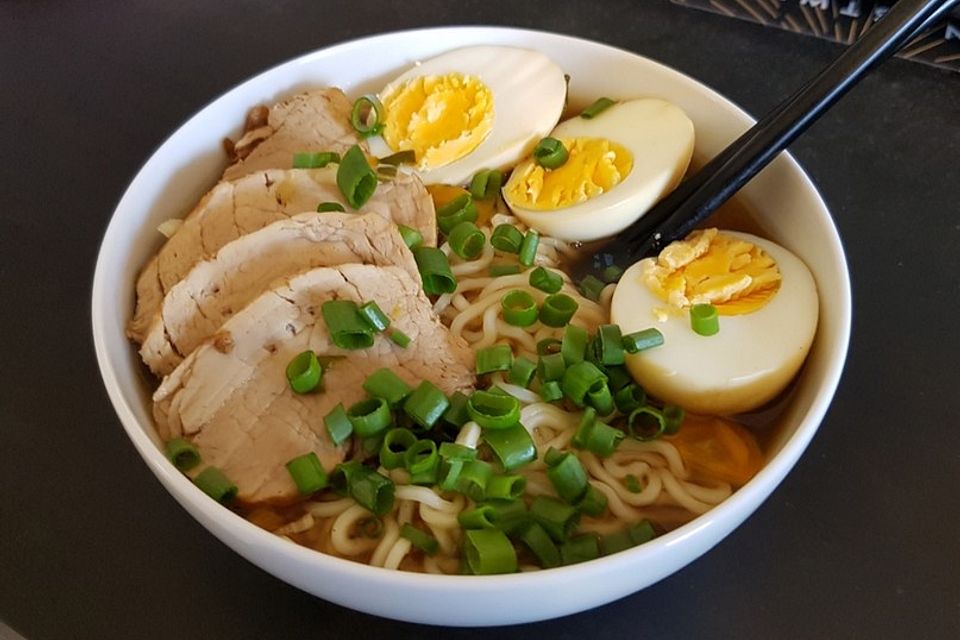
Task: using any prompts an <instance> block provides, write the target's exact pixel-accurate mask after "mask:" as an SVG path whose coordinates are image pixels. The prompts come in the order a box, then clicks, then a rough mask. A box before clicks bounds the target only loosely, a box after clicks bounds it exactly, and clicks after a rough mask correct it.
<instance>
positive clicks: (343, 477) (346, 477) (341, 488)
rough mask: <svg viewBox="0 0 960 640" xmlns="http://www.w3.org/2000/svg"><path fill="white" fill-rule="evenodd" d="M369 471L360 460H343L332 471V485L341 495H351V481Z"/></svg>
mask: <svg viewBox="0 0 960 640" xmlns="http://www.w3.org/2000/svg"><path fill="white" fill-rule="evenodd" d="M367 471H369V469H367V468H366V467H364V466H363V464H361V463H360V461H359V460H349V461H347V462H341V463H340V464H338V465H337V466H335V467H334V468H333V471H332V472H331V473H330V487H331V488H332V489H333V490H334V491H336V492H337V493H338V494H340V495H344V496H345V495H349V493H350V492H349V487H350V483H351V482H353V480H354V479H355V478H356V477H358V476H359V475H360V474H363V473H366V472H367Z"/></svg>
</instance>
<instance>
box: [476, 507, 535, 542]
mask: <svg viewBox="0 0 960 640" xmlns="http://www.w3.org/2000/svg"><path fill="white" fill-rule="evenodd" d="M486 505H487V506H489V507H490V508H491V509H493V512H492V513H491V517H490V519H491V520H492V521H493V524H494V525H495V526H496V528H497V529H500V531H503V532H504V533H505V534H507V535H508V536H513V535H515V534H519V533H520V532H521V531H522V530H523V529H524V528H526V527H527V526H528V525H529V524H530V516H529V514H528V513H527V505H526V504H524V502H523V500H519V499H517V500H503V499H500V500H491V501H490V502H487V503H486Z"/></svg>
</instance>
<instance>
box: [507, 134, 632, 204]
mask: <svg viewBox="0 0 960 640" xmlns="http://www.w3.org/2000/svg"><path fill="white" fill-rule="evenodd" d="M561 142H562V143H563V146H564V147H566V149H567V153H568V154H569V155H568V157H567V161H566V162H565V163H564V164H563V165H562V166H560V167H557V168H556V169H545V168H544V167H541V166H540V165H539V164H537V163H536V162H533V161H532V160H527V161H526V162H524V163H523V164H521V165H520V166H519V167H517V168H516V169H514V171H513V175H512V176H511V177H510V180H509V182H508V183H507V186H506V193H505V196H506V198H507V200H509V201H510V203H512V204H515V205H517V206H519V207H523V208H525V209H539V210H550V209H561V208H563V207H569V206H570V205H574V204H578V203H580V202H586V201H587V200H589V199H590V198H596V197H597V196H599V195H600V194H602V193H606V192H607V191H609V190H610V189H612V188H614V187H615V186H617V185H618V184H620V182H621V181H622V180H623V179H624V178H626V177H627V174H629V173H630V170H631V169H632V168H633V156H632V155H631V154H630V152H629V151H627V149H626V148H624V147H623V146H621V145H619V144H617V143H616V142H612V141H610V140H606V139H604V138H565V139H562V140H561Z"/></svg>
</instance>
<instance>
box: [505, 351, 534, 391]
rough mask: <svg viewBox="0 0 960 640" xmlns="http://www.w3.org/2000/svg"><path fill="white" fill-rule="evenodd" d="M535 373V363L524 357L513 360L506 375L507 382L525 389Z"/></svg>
mask: <svg viewBox="0 0 960 640" xmlns="http://www.w3.org/2000/svg"><path fill="white" fill-rule="evenodd" d="M536 372H537V363H536V362H532V361H530V360H528V359H527V358H524V357H519V358H514V360H513V366H511V367H510V373H508V374H507V382H509V383H510V384H515V385H517V386H518V387H524V388H527V387H529V386H530V382H531V381H532V380H533V374H535V373H536Z"/></svg>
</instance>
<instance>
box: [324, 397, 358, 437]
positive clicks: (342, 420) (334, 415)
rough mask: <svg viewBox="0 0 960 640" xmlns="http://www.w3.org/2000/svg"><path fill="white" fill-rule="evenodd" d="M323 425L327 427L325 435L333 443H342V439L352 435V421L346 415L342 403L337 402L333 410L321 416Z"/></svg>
mask: <svg viewBox="0 0 960 640" xmlns="http://www.w3.org/2000/svg"><path fill="white" fill-rule="evenodd" d="M323 425H324V427H326V429H327V435H329V436H330V440H331V441H332V442H333V444H335V445H339V444H342V443H343V442H344V440H346V439H347V438H349V437H350V436H351V435H353V423H352V422H350V418H348V417H347V412H346V411H344V409H343V405H342V404H338V405H337V406H335V407H334V408H333V410H332V411H331V412H330V413H328V414H327V415H326V416H324V418H323Z"/></svg>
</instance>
